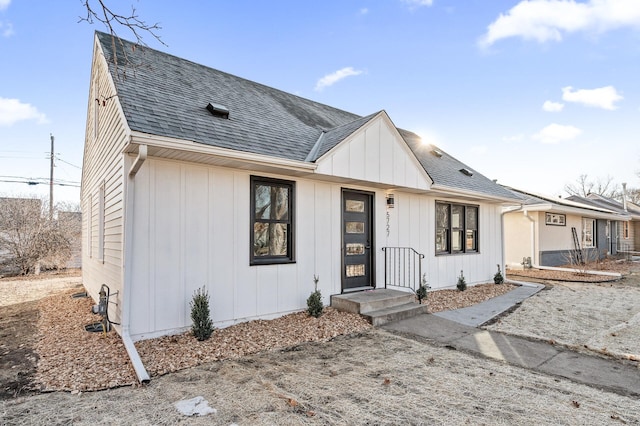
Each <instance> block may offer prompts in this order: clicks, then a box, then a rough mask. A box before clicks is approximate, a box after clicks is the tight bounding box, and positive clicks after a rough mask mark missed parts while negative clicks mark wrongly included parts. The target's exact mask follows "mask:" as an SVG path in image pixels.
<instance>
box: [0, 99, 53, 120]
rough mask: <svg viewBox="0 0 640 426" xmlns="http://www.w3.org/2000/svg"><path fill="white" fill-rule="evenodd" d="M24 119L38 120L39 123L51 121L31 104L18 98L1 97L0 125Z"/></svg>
mask: <svg viewBox="0 0 640 426" xmlns="http://www.w3.org/2000/svg"><path fill="white" fill-rule="evenodd" d="M23 120H36V121H37V122H38V124H44V123H48V122H49V120H48V119H47V116H46V115H44V114H43V113H41V112H40V111H38V109H37V108H36V107H34V106H32V105H30V104H24V103H22V102H20V100H18V99H7V98H0V126H11V125H12V124H14V123H16V122H18V121H23Z"/></svg>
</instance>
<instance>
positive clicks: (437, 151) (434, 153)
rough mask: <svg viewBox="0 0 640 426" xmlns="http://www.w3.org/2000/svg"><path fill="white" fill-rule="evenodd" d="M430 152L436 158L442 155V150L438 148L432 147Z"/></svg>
mask: <svg viewBox="0 0 640 426" xmlns="http://www.w3.org/2000/svg"><path fill="white" fill-rule="evenodd" d="M431 153H432V154H433V155H435V156H436V157H438V158H440V157H442V151H440V150H439V149H432V150H431Z"/></svg>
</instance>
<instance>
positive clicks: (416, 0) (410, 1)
mask: <svg viewBox="0 0 640 426" xmlns="http://www.w3.org/2000/svg"><path fill="white" fill-rule="evenodd" d="M402 3H404V4H407V5H409V7H410V8H412V9H414V8H417V7H422V6H431V5H432V4H433V0H402Z"/></svg>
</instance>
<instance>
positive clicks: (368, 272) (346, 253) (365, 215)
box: [342, 189, 374, 291]
mask: <svg viewBox="0 0 640 426" xmlns="http://www.w3.org/2000/svg"><path fill="white" fill-rule="evenodd" d="M372 205H373V194H370V193H365V192H357V191H348V190H346V189H345V190H343V191H342V258H343V261H342V264H343V268H342V291H349V290H354V289H358V288H367V287H374V283H373V281H372V277H373V276H374V274H373V273H372V267H373V259H372V253H373V232H372V229H373V214H372V209H371V208H372Z"/></svg>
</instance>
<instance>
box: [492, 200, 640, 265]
mask: <svg viewBox="0 0 640 426" xmlns="http://www.w3.org/2000/svg"><path fill="white" fill-rule="evenodd" d="M508 189H509V190H510V191H511V192H512V193H513V195H514V196H515V197H518V198H519V199H520V206H518V207H515V208H514V207H506V208H505V213H504V233H505V263H506V265H507V267H509V268H511V269H522V268H523V267H524V266H534V267H535V266H560V265H566V264H570V263H572V262H576V261H578V260H577V259H576V258H575V257H574V256H575V252H576V251H580V252H581V253H582V255H583V257H585V259H583V260H584V261H589V260H595V259H601V258H603V257H605V256H606V255H608V254H612V253H611V251H610V250H611V234H610V230H611V229H612V225H611V224H612V223H618V222H620V223H626V222H628V221H629V219H630V217H629V216H628V215H623V214H619V213H618V212H615V211H613V210H610V209H606V208H604V207H602V206H596V205H593V204H586V203H580V202H577V201H575V200H569V199H562V198H551V197H546V196H544V195H539V194H533V193H530V192H525V191H522V190H517V189H513V188H508Z"/></svg>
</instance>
